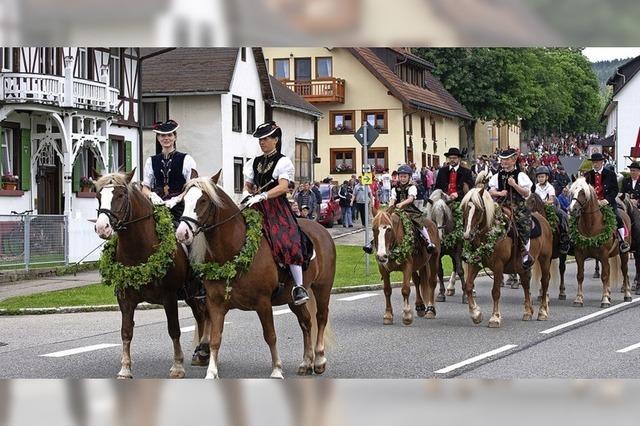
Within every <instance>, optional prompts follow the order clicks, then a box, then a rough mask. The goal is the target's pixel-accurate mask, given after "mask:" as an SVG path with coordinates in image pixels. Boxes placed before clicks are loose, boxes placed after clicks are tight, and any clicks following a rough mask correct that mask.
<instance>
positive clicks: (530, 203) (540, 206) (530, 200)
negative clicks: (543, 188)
mask: <svg viewBox="0 0 640 426" xmlns="http://www.w3.org/2000/svg"><path fill="white" fill-rule="evenodd" d="M525 205H526V206H527V208H528V209H529V210H531V211H532V212H538V213H540V214H544V212H545V209H544V201H542V198H540V196H539V195H538V194H536V193H535V192H532V193H531V195H529V196H528V197H527V199H526V200H525Z"/></svg>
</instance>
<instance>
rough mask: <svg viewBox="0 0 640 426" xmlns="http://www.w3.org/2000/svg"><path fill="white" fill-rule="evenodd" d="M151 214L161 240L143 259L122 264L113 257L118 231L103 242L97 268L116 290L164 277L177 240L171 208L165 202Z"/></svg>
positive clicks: (142, 284)
mask: <svg viewBox="0 0 640 426" xmlns="http://www.w3.org/2000/svg"><path fill="white" fill-rule="evenodd" d="M153 217H154V219H155V221H156V234H157V235H158V237H159V238H160V243H159V244H158V246H157V247H156V251H155V253H153V254H152V255H151V256H149V259H147V261H146V262H145V263H142V264H140V265H136V266H125V265H123V264H122V263H120V262H118V261H116V260H115V259H116V248H117V247H118V234H114V235H113V237H111V239H110V240H109V241H107V242H106V244H105V245H104V249H103V251H102V255H101V256H100V261H99V262H98V269H99V270H100V275H102V282H103V284H105V285H109V286H111V285H112V286H114V288H115V292H116V293H117V292H119V291H122V290H124V289H125V288H134V289H136V290H138V289H140V287H142V286H144V285H146V284H149V283H150V282H152V281H154V280H158V279H161V278H163V277H164V276H165V275H166V274H167V271H168V270H169V268H170V267H171V265H172V264H173V255H174V253H175V251H176V247H177V242H176V236H175V231H174V229H173V223H172V217H171V212H170V211H169V209H168V208H167V207H165V206H155V207H154V209H153Z"/></svg>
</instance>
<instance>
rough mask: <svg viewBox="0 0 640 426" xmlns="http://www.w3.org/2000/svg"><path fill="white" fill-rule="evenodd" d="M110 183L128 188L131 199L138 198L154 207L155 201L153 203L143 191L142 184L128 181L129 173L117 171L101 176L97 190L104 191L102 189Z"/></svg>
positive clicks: (148, 206)
mask: <svg viewBox="0 0 640 426" xmlns="http://www.w3.org/2000/svg"><path fill="white" fill-rule="evenodd" d="M108 185H113V186H122V187H124V188H126V190H127V195H128V196H129V199H130V200H136V201H137V202H139V203H141V204H143V205H144V206H145V207H147V208H153V203H151V200H149V198H148V197H146V196H145V195H144V194H143V193H142V191H141V190H140V185H139V184H138V183H135V182H130V181H128V180H127V175H125V174H124V173H119V172H115V173H109V174H106V175H104V176H101V177H100V178H99V179H98V180H97V181H96V183H95V186H96V192H100V191H102V189H103V188H104V187H105V186H108Z"/></svg>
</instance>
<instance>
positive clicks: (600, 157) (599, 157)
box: [589, 152, 604, 161]
mask: <svg viewBox="0 0 640 426" xmlns="http://www.w3.org/2000/svg"><path fill="white" fill-rule="evenodd" d="M589 160H591V161H604V155H602V154H601V153H599V152H594V153H593V154H591V158H590V159H589Z"/></svg>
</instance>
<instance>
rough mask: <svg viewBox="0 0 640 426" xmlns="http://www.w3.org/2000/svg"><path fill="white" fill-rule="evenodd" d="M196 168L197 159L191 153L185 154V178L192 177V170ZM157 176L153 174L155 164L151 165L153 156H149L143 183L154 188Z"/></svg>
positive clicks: (183, 166)
mask: <svg viewBox="0 0 640 426" xmlns="http://www.w3.org/2000/svg"><path fill="white" fill-rule="evenodd" d="M195 169H196V161H195V160H194V159H193V157H192V156H190V155H189V154H187V155H185V157H184V162H183V164H182V176H184V179H185V180H187V181H188V180H189V179H191V170H195ZM155 180H156V177H155V175H154V174H153V166H152V165H151V157H149V158H147V161H146V162H145V163H144V171H143V180H142V183H143V184H144V185H145V186H148V187H149V188H150V189H153V187H154V184H155Z"/></svg>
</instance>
